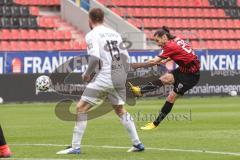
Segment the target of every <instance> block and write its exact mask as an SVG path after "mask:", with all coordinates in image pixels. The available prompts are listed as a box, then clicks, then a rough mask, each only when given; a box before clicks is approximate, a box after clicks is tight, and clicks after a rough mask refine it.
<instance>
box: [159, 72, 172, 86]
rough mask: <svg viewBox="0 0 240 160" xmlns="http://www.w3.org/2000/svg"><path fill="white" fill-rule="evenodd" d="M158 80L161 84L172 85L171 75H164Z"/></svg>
mask: <svg viewBox="0 0 240 160" xmlns="http://www.w3.org/2000/svg"><path fill="white" fill-rule="evenodd" d="M160 80H161V81H162V83H163V84H173V83H174V78H173V75H172V74H165V75H163V76H162V77H160Z"/></svg>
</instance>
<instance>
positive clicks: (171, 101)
mask: <svg viewBox="0 0 240 160" xmlns="http://www.w3.org/2000/svg"><path fill="white" fill-rule="evenodd" d="M177 97H178V94H177V93H175V92H174V91H171V92H170V93H169V95H168V97H167V100H166V102H165V104H164V105H163V107H162V109H161V111H160V113H159V115H158V117H157V118H156V119H155V121H154V122H151V123H148V124H147V125H145V126H143V127H141V129H142V130H151V129H154V128H156V127H157V126H158V125H159V124H160V123H161V122H162V121H163V119H164V118H165V117H166V116H167V115H168V114H169V113H170V112H171V110H172V107H173V105H174V102H175V101H176V99H177Z"/></svg>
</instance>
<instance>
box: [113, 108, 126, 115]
mask: <svg viewBox="0 0 240 160" xmlns="http://www.w3.org/2000/svg"><path fill="white" fill-rule="evenodd" d="M114 110H115V113H116V114H117V115H118V116H121V115H123V114H124V113H126V112H127V111H126V109H125V108H124V107H123V106H114Z"/></svg>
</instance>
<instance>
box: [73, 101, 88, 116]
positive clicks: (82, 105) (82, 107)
mask: <svg viewBox="0 0 240 160" xmlns="http://www.w3.org/2000/svg"><path fill="white" fill-rule="evenodd" d="M88 108H89V107H88V105H87V104H85V103H83V102H82V101H80V102H78V103H77V108H76V111H77V113H86V112H87V111H88Z"/></svg>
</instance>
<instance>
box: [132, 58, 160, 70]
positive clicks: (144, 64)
mask: <svg viewBox="0 0 240 160" xmlns="http://www.w3.org/2000/svg"><path fill="white" fill-rule="evenodd" d="M162 60H163V59H162V58H160V57H155V58H153V59H149V60H147V61H146V62H142V63H131V67H132V68H133V69H138V68H144V67H152V66H155V65H158V64H161V61H162Z"/></svg>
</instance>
